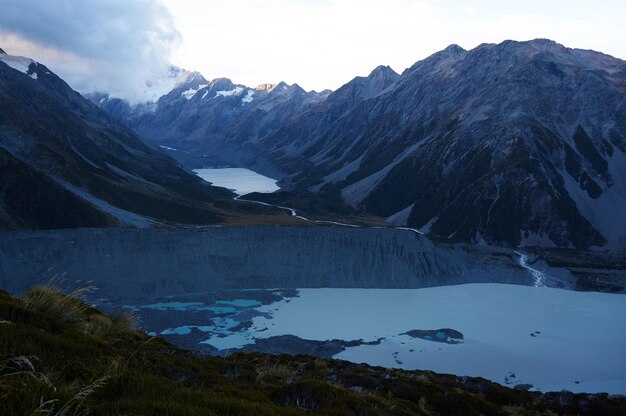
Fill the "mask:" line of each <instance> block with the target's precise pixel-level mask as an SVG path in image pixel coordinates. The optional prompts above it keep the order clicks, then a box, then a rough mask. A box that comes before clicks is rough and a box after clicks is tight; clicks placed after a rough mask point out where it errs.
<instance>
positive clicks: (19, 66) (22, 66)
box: [0, 49, 37, 79]
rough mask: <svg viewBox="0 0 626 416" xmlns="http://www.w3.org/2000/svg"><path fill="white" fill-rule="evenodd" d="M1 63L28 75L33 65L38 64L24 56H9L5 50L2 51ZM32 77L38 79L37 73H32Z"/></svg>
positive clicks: (0, 50)
mask: <svg viewBox="0 0 626 416" xmlns="http://www.w3.org/2000/svg"><path fill="white" fill-rule="evenodd" d="M0 61H2V62H4V63H5V64H7V65H8V66H10V67H11V68H13V69H15V70H17V71H20V72H22V73H24V74H27V75H28V71H29V68H30V66H31V65H37V62H35V61H33V60H32V59H30V58H25V57H23V56H13V55H9V54H7V53H6V52H5V51H4V50H2V49H0ZM31 72H32V73H31V74H30V77H31V78H33V79H37V73H36V72H34V71H31Z"/></svg>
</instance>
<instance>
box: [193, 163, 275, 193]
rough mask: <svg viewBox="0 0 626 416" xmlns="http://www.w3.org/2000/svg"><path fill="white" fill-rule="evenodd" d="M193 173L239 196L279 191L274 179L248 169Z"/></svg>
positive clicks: (198, 171) (202, 170)
mask: <svg viewBox="0 0 626 416" xmlns="http://www.w3.org/2000/svg"><path fill="white" fill-rule="evenodd" d="M194 172H195V173H196V175H198V176H199V177H201V178H202V179H204V180H205V181H207V182H210V183H212V184H213V185H215V186H221V187H223V188H227V189H230V190H232V191H233V192H235V193H236V194H237V195H240V196H241V195H245V194H249V193H251V192H261V193H271V192H275V191H278V190H279V189H280V187H279V186H278V185H276V182H277V181H276V179H272V178H268V177H267V176H263V175H261V174H259V173H256V172H253V171H251V170H250V169H244V168H222V169H195V170H194Z"/></svg>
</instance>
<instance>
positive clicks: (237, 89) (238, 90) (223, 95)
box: [213, 87, 243, 98]
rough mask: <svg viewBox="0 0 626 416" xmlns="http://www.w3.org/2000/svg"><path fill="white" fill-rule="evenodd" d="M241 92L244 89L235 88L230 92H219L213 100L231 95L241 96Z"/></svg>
mask: <svg viewBox="0 0 626 416" xmlns="http://www.w3.org/2000/svg"><path fill="white" fill-rule="evenodd" d="M241 91H243V88H242V87H235V88H234V89H232V90H229V91H217V92H216V93H215V97H213V98H217V97H219V96H222V97H230V96H231V95H237V94H239V93H240V92H241Z"/></svg>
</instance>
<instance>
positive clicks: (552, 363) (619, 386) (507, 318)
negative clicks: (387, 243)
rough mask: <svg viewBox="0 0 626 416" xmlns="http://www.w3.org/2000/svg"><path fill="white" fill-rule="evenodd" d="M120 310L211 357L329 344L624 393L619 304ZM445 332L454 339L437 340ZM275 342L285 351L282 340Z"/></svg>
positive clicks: (534, 293)
mask: <svg viewBox="0 0 626 416" xmlns="http://www.w3.org/2000/svg"><path fill="white" fill-rule="evenodd" d="M125 308H127V309H132V310H133V311H135V313H136V314H138V315H139V316H140V319H141V322H142V329H144V330H146V331H149V332H150V333H151V335H159V336H163V337H165V338H167V339H168V340H169V341H170V342H172V343H174V344H177V345H180V346H183V347H186V348H194V349H197V350H199V351H204V352H208V353H212V354H223V353H229V352H233V351H235V350H237V349H239V348H242V347H243V348H247V349H252V350H254V349H255V348H256V347H255V346H259V345H266V346H267V345H269V347H268V348H269V349H268V351H270V350H271V351H272V352H274V353H275V352H281V348H283V344H281V342H291V346H288V345H284V348H285V349H284V350H283V351H282V352H291V353H293V352H294V350H293V345H294V343H293V339H294V338H295V337H297V339H296V340H297V342H296V343H295V344H296V345H299V344H298V343H299V342H300V341H298V340H312V342H316V343H317V344H322V343H323V342H331V343H332V342H333V341H329V340H340V341H342V342H344V341H345V342H344V344H341V343H340V348H338V349H337V350H336V351H335V350H332V351H333V352H332V353H331V354H329V355H327V356H332V357H334V358H338V359H343V360H348V361H352V362H356V363H367V364H370V365H376V366H383V367H396V368H403V369H407V370H412V369H423V370H432V371H436V372H440V373H450V374H456V375H458V376H478V377H484V378H487V379H489V380H492V381H495V382H498V383H501V384H503V385H508V386H510V387H513V386H516V385H520V384H522V385H532V386H533V389H536V390H541V391H560V390H562V389H566V390H569V391H573V392H608V393H613V394H626V360H625V359H624V351H626V296H625V295H622V294H607V293H597V292H573V291H567V290H561V289H553V288H544V287H541V288H537V287H527V286H517V285H506V284H466V285H458V286H442V287H433V288H425V289H327V288H325V289H297V290H295V289H291V290H287V289H274V290H263V289H259V290H234V291H225V292H220V293H217V292H216V293H205V294H202V293H200V294H186V295H180V296H170V297H166V298H159V299H152V300H150V302H148V300H146V302H145V303H144V305H143V306H142V305H125ZM455 333H457V334H461V338H458V337H456V339H452V338H450V337H448V334H455ZM286 335H289V336H292V337H291V340H292V341H283V339H284V338H282V337H284V336H286ZM453 338H455V337H453ZM359 340H361V341H363V342H356V345H355V344H354V343H352V344H348V343H349V342H350V341H359ZM263 343H265V344H263ZM336 344H337V342H334V345H335V347H336ZM325 345H326V344H325ZM300 347H301V346H300ZM290 348H291V349H290ZM260 350H261V351H263V349H260ZM326 351H328V349H327V350H326ZM296 352H298V351H296ZM304 352H308V353H311V352H310V350H308V351H304Z"/></svg>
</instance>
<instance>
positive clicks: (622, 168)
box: [262, 40, 626, 251]
mask: <svg viewBox="0 0 626 416" xmlns="http://www.w3.org/2000/svg"><path fill="white" fill-rule="evenodd" d="M338 92H339V91H338ZM331 97H333V96H332V95H331V96H330V97H329V98H328V100H327V102H326V103H324V104H320V105H319V106H318V107H316V108H314V109H312V110H311V111H309V112H308V113H306V114H303V115H300V116H299V117H297V118H293V119H291V120H290V122H289V123H287V124H286V125H285V126H284V127H283V128H282V129H280V130H278V131H277V132H276V133H275V134H273V135H271V136H270V137H268V138H267V139H266V140H265V141H264V142H263V143H262V145H263V146H264V148H265V149H267V150H268V151H269V152H270V153H271V157H272V158H273V160H274V161H275V163H277V164H279V165H280V166H286V167H288V169H290V173H291V174H292V176H291V177H290V178H289V183H291V184H292V186H293V187H294V188H300V189H308V190H313V191H317V192H321V193H326V194H328V195H331V196H333V195H334V196H335V197H337V198H342V199H343V201H345V202H346V203H347V204H349V205H351V206H352V207H354V208H355V209H357V210H362V211H366V212H370V213H373V214H377V215H381V216H385V217H389V220H390V221H392V222H394V223H396V224H400V225H408V226H411V227H416V228H422V229H423V230H424V231H428V232H430V233H431V234H434V235H437V236H441V237H444V238H452V239H460V240H465V241H473V242H480V241H486V242H489V243H496V244H508V245H515V246H516V245H520V244H522V245H525V244H528V245H548V246H550V245H558V246H564V247H568V246H574V247H577V248H588V247H590V246H602V245H605V244H607V243H608V244H609V246H610V247H611V248H613V249H616V250H618V251H619V250H624V247H626V216H624V213H623V207H625V206H626V135H625V133H624V132H625V131H626V63H625V62H624V61H621V60H618V59H615V58H612V57H609V56H607V55H603V54H600V53H597V52H593V51H583V50H575V49H568V48H565V47H563V46H561V45H559V44H557V43H554V42H552V41H548V40H535V41H530V42H521V43H519V42H512V41H507V42H504V43H502V44H499V45H481V46H479V47H477V48H476V49H474V50H471V51H465V50H463V49H461V48H460V47H458V46H455V45H453V46H450V47H448V48H447V49H445V50H443V51H441V52H439V53H436V54H434V55H433V56H431V57H429V58H427V59H425V60H423V61H420V62H417V63H416V64H415V65H413V66H412V67H411V68H409V69H407V70H406V71H405V72H404V73H403V74H402V76H401V77H400V78H399V80H397V81H396V82H395V83H394V84H393V85H392V86H391V87H388V88H386V89H385V90H384V91H382V93H380V94H379V95H377V96H374V97H373V98H370V99H366V100H363V101H361V102H359V103H358V104H356V105H354V106H353V107H352V108H351V109H350V110H348V111H347V112H345V113H342V114H341V115H339V116H338V117H337V114H336V113H334V112H333V110H332V109H329V108H324V107H323V106H324V105H328V101H330V99H331ZM343 102H347V100H343ZM326 121H331V122H326ZM294 143H296V144H298V146H294ZM298 166H305V168H304V169H303V170H298V169H297V167H298Z"/></svg>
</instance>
